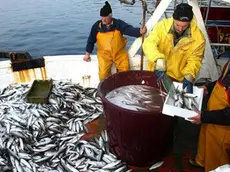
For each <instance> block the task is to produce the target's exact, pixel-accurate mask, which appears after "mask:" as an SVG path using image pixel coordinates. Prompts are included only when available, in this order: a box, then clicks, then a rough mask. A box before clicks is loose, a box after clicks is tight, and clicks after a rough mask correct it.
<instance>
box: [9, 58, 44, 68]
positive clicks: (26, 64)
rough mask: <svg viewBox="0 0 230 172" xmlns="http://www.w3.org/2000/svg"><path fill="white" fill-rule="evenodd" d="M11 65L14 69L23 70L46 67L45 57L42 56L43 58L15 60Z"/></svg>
mask: <svg viewBox="0 0 230 172" xmlns="http://www.w3.org/2000/svg"><path fill="white" fill-rule="evenodd" d="M11 67H12V69H13V71H21V70H27V69H34V68H40V67H45V59H44V58H43V57H41V58H34V59H26V60H19V61H13V62H11Z"/></svg>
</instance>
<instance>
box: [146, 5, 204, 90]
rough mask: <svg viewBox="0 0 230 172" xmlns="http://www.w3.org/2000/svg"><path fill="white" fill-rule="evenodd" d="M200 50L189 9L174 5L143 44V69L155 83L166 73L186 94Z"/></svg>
mask: <svg viewBox="0 0 230 172" xmlns="http://www.w3.org/2000/svg"><path fill="white" fill-rule="evenodd" d="M204 49H205V38H204V35H203V34H202V32H201V31H200V29H199V28H198V26H197V25H196V23H195V19H193V12H192V6H190V5H188V4H186V3H181V4H179V5H177V7H176V9H175V11H174V13H173V17H171V18H169V19H163V20H162V21H161V22H159V23H157V24H156V26H155V27H154V28H153V30H152V31H151V33H150V34H149V36H148V37H147V38H146V39H145V41H144V43H143V50H144V53H145V56H146V57H147V59H148V65H147V70H150V71H154V72H155V74H156V75H157V77H158V81H160V80H161V79H162V77H163V75H164V74H165V73H166V74H167V75H168V76H170V77H171V78H173V79H175V80H177V81H179V82H183V88H187V92H189V93H193V83H194V81H195V78H196V76H197V74H198V72H199V70H200V68H201V65H202V59H203V56H204Z"/></svg>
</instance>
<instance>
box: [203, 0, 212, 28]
mask: <svg viewBox="0 0 230 172" xmlns="http://www.w3.org/2000/svg"><path fill="white" fill-rule="evenodd" d="M211 4H212V0H209V2H208V7H207V12H206V16H205V21H204V23H205V25H206V24H207V21H208V15H209V9H210V7H211Z"/></svg>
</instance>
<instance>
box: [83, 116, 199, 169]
mask: <svg viewBox="0 0 230 172" xmlns="http://www.w3.org/2000/svg"><path fill="white" fill-rule="evenodd" d="M87 128H88V130H89V133H88V134H86V135H85V136H83V138H82V139H90V138H92V137H95V136H98V135H99V134H100V133H101V131H102V130H103V129H104V128H105V118H104V117H103V116H101V117H100V118H98V119H97V120H95V121H93V122H91V123H89V124H87ZM199 129H200V126H199V125H193V124H191V123H190V122H189V121H185V120H184V119H182V118H177V123H176V126H175V140H174V149H173V151H172V153H171V155H169V156H167V157H165V158H164V159H163V161H164V164H163V165H162V166H161V167H159V168H157V169H155V170H152V171H155V172H202V171H203V169H199V168H195V167H193V166H191V165H190V164H189V162H188V161H189V159H190V158H192V157H193V156H195V155H196V151H197V141H198V136H199ZM130 168H131V169H133V170H134V171H135V172H147V171H149V170H148V169H149V167H144V168H140V167H133V166H130Z"/></svg>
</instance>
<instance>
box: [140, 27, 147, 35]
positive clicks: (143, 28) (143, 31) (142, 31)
mask: <svg viewBox="0 0 230 172" xmlns="http://www.w3.org/2000/svg"><path fill="white" fill-rule="evenodd" d="M146 32H147V28H146V26H144V27H142V28H140V34H142V35H143V34H145V33H146Z"/></svg>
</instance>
